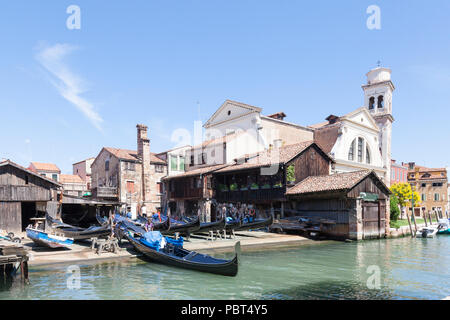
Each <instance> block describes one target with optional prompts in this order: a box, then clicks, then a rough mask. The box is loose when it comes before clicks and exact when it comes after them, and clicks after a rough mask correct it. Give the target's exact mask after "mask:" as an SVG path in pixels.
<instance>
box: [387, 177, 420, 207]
mask: <svg viewBox="0 0 450 320" xmlns="http://www.w3.org/2000/svg"><path fill="white" fill-rule="evenodd" d="M391 191H392V194H393V196H395V197H396V198H397V200H398V204H399V205H400V206H401V207H406V206H407V205H408V204H410V203H411V198H412V197H413V196H414V207H419V206H420V197H419V194H418V193H417V191H415V190H413V189H412V188H411V185H410V184H409V183H406V182H400V183H396V184H393V185H392V186H391Z"/></svg>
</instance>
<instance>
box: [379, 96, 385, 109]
mask: <svg viewBox="0 0 450 320" xmlns="http://www.w3.org/2000/svg"><path fill="white" fill-rule="evenodd" d="M382 108H384V98H383V96H378V109H382Z"/></svg>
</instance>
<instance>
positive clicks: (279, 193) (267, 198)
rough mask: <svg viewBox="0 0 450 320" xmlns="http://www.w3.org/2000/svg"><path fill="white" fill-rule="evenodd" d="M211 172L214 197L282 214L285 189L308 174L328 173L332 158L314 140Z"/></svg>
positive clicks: (266, 152) (272, 150)
mask: <svg viewBox="0 0 450 320" xmlns="http://www.w3.org/2000/svg"><path fill="white" fill-rule="evenodd" d="M236 162H237V163H235V164H234V165H229V166H227V167H225V168H223V169H219V170H216V171H214V173H213V176H214V185H215V199H216V200H217V201H218V202H222V203H247V204H253V205H254V206H256V208H257V209H259V210H260V211H268V210H274V211H275V212H279V213H280V214H279V215H280V216H281V217H284V214H285V208H287V207H289V203H288V202H287V198H286V191H287V190H289V188H290V187H292V186H294V185H295V184H297V183H299V182H301V181H303V180H304V179H306V178H307V177H309V176H319V175H328V174H329V173H330V166H331V164H332V163H333V160H332V159H331V158H330V157H329V156H328V155H327V154H326V153H325V152H324V151H323V150H322V149H321V148H320V147H319V145H317V144H316V143H314V142H313V141H306V142H301V143H296V144H291V145H285V146H282V147H280V148H274V149H271V150H266V151H264V152H261V153H258V154H255V155H250V156H248V157H246V158H245V159H238V160H237V161H236Z"/></svg>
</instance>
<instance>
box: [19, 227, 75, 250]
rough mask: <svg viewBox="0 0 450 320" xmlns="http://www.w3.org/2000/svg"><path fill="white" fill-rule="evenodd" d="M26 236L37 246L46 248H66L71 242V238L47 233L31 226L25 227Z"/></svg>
mask: <svg viewBox="0 0 450 320" xmlns="http://www.w3.org/2000/svg"><path fill="white" fill-rule="evenodd" d="M26 232H27V237H28V238H29V239H31V240H32V241H33V242H34V243H36V244H37V245H39V246H44V247H48V248H52V249H55V248H68V247H70V246H71V245H72V244H73V239H70V238H66V237H60V236H55V235H49V234H48V233H46V232H43V231H40V230H36V229H33V228H30V227H28V228H26Z"/></svg>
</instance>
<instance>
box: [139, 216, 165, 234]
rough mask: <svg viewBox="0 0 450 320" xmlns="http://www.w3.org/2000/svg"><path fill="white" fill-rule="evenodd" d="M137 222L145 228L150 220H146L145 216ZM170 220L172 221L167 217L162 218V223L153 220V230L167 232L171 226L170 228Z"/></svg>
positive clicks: (140, 217)
mask: <svg viewBox="0 0 450 320" xmlns="http://www.w3.org/2000/svg"><path fill="white" fill-rule="evenodd" d="M152 219H153V218H152ZM136 220H137V222H138V223H137V224H140V225H142V226H145V224H146V223H147V221H148V218H145V217H143V216H138V217H137V219H136ZM169 220H170V219H169V217H165V218H164V217H162V218H161V222H159V221H155V219H153V220H152V222H153V230H155V231H156V230H157V231H161V232H162V231H165V230H167V229H169V226H170V221H169Z"/></svg>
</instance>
